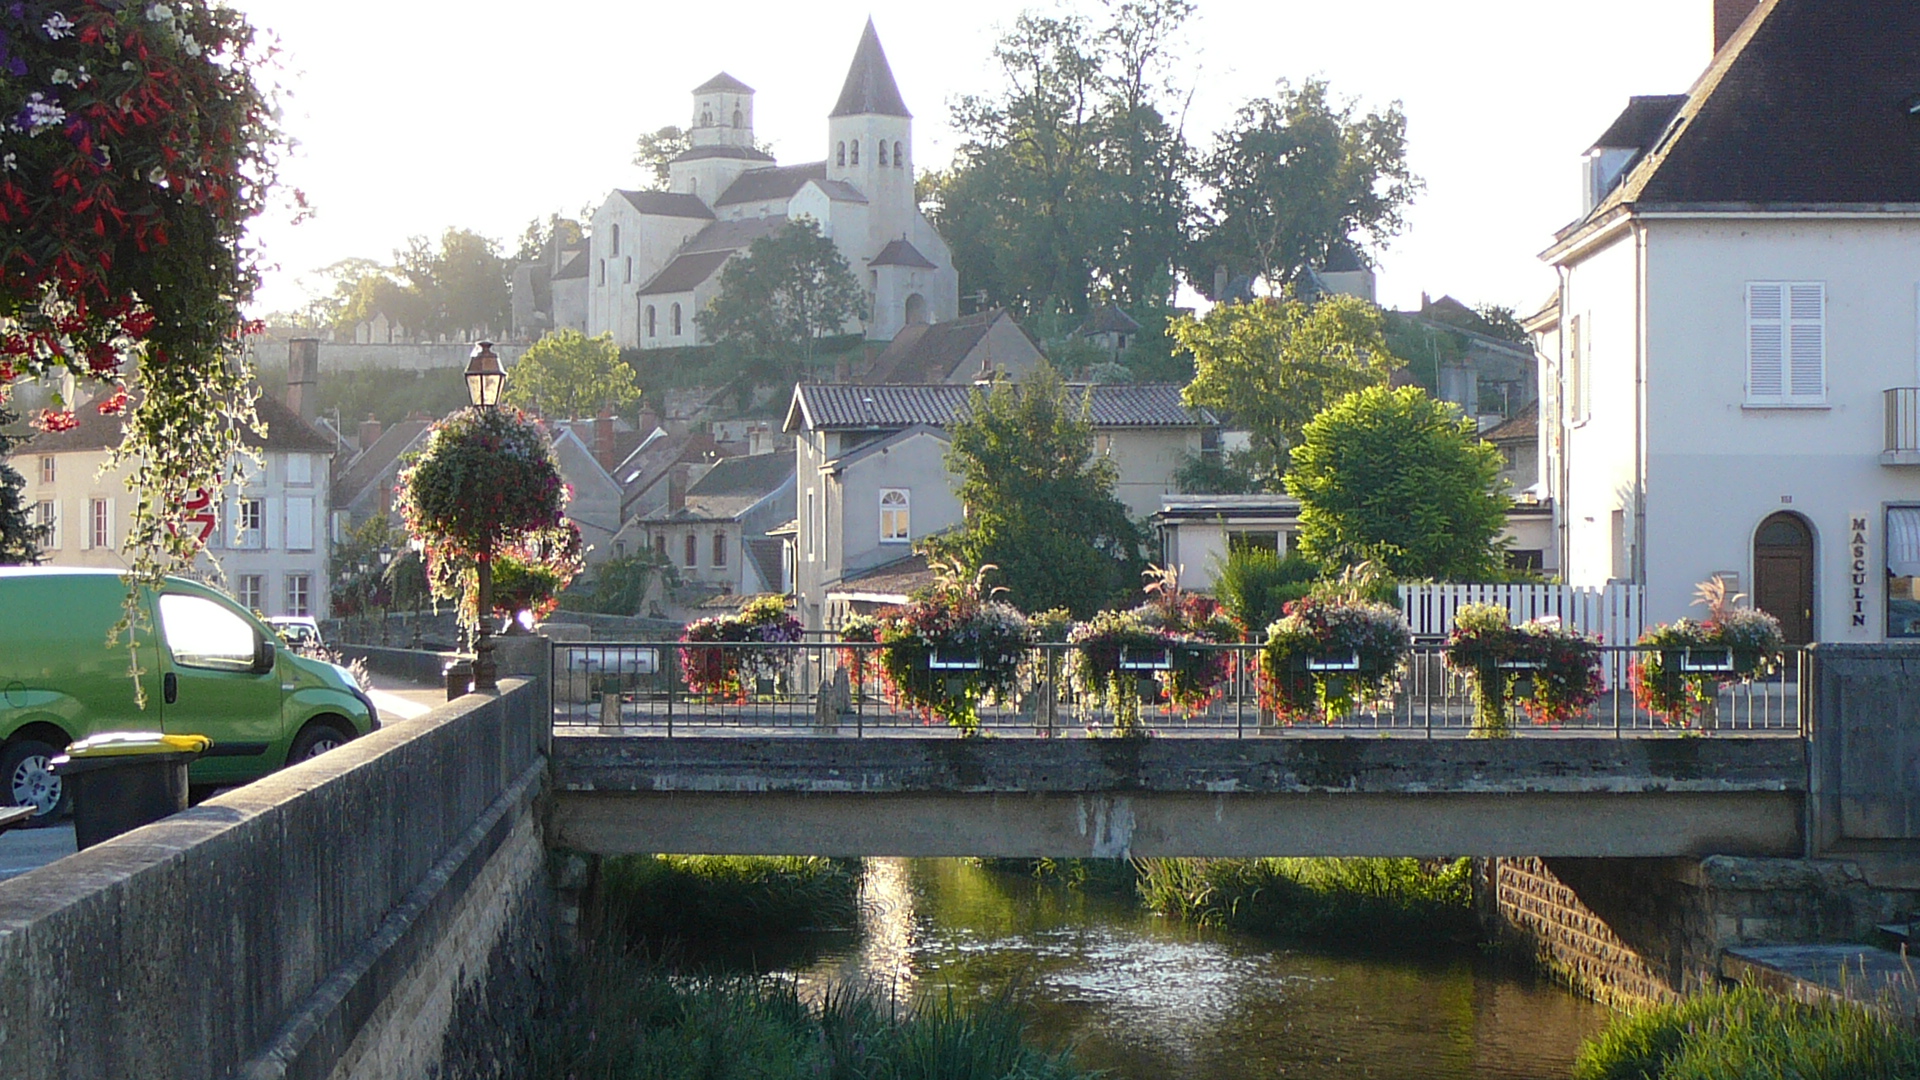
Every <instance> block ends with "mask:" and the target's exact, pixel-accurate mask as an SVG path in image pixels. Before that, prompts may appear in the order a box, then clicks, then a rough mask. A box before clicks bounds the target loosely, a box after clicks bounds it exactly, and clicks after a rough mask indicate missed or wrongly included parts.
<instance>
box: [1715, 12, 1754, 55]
mask: <svg viewBox="0 0 1920 1080" xmlns="http://www.w3.org/2000/svg"><path fill="white" fill-rule="evenodd" d="M1759 6H1760V0H1713V51H1714V54H1715V55H1718V54H1719V52H1720V50H1721V49H1723V48H1725V47H1726V44H1727V39H1728V38H1730V37H1732V36H1733V35H1734V32H1735V31H1737V30H1739V29H1740V24H1741V23H1743V22H1746V21H1747V16H1749V15H1751V14H1753V9H1754V8H1757V7H1759Z"/></svg>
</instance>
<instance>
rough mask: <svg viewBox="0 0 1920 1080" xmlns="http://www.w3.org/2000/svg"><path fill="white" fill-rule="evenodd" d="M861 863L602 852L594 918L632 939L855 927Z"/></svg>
mask: <svg viewBox="0 0 1920 1080" xmlns="http://www.w3.org/2000/svg"><path fill="white" fill-rule="evenodd" d="M859 894H860V864H859V863H857V862H853V861H849V860H842V859H822V858H806V857H780V858H766V857H748V856H719V855H712V856H709V855H626V856H620V857H617V858H608V859H603V860H602V861H601V864H600V879H599V881H598V883H597V884H596V886H595V909H594V919H595V922H596V923H597V925H598V927H599V928H600V929H601V932H602V933H603V934H612V935H615V938H616V940H617V941H618V942H620V943H621V944H620V945H619V946H617V947H621V948H624V947H626V946H627V945H628V944H630V943H635V942H643V941H662V940H666V939H670V938H681V939H689V940H693V939H712V940H728V939H737V938H743V937H763V936H767V935H774V934H785V933H792V932H795V931H799V930H816V929H835V930H850V929H853V928H854V926H855V925H856V923H857V922H858V919H859Z"/></svg>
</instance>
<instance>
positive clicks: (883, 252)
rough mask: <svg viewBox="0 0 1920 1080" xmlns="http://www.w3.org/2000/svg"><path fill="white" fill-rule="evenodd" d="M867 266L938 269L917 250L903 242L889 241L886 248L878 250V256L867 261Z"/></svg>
mask: <svg viewBox="0 0 1920 1080" xmlns="http://www.w3.org/2000/svg"><path fill="white" fill-rule="evenodd" d="M867 265H868V266H911V267H915V268H917V269H920V270H935V269H938V267H936V266H934V265H933V261H932V260H931V259H929V258H927V257H926V256H925V255H922V254H920V249H919V248H917V247H914V246H913V245H912V244H909V243H907V242H906V241H905V240H893V241H889V242H888V244H887V246H886V247H883V248H881V249H880V254H878V255H875V256H874V257H873V258H871V259H868V260H867Z"/></svg>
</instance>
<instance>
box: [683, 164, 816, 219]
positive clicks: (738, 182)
mask: <svg viewBox="0 0 1920 1080" xmlns="http://www.w3.org/2000/svg"><path fill="white" fill-rule="evenodd" d="M826 178H827V163H826V162H824V161H811V162H808V163H807V164H805V165H781V166H779V167H777V168H772V169H748V170H747V171H746V172H743V173H741V174H740V176H739V177H738V178H737V179H735V180H734V182H733V183H731V184H728V185H727V190H726V191H725V192H723V193H722V194H721V196H720V197H719V198H718V199H716V200H714V203H713V205H715V206H731V205H733V204H734V203H745V202H762V201H765V200H767V199H787V198H792V197H793V193H794V192H796V191H799V190H800V189H801V188H802V187H805V186H806V183H807V181H809V180H825V179H826ZM688 197H689V198H692V196H688ZM709 216H711V215H709Z"/></svg>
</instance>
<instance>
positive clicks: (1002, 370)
mask: <svg viewBox="0 0 1920 1080" xmlns="http://www.w3.org/2000/svg"><path fill="white" fill-rule="evenodd" d="M1043 359H1045V356H1044V354H1042V353H1041V351H1040V346H1039V345H1037V344H1035V343H1034V340H1033V338H1032V337H1030V336H1028V334H1027V332H1026V330H1024V329H1022V328H1021V326H1020V324H1019V323H1017V322H1014V321H1013V316H1011V315H1009V314H1007V312H1006V309H1005V308H991V309H989V310H986V311H977V312H974V313H973V314H971V315H962V316H960V317H959V318H957V319H949V320H947V321H946V322H941V323H916V324H914V325H912V326H907V327H905V328H903V329H902V330H901V331H900V333H898V334H897V335H895V336H894V339H893V340H892V341H891V342H889V343H888V345H887V347H886V348H885V349H883V350H881V352H880V355H879V356H877V357H875V358H874V361H873V364H872V366H871V367H870V368H868V370H867V372H866V374H864V375H862V376H861V377H860V379H859V380H858V381H860V382H864V383H900V384H906V385H918V384H922V383H955V384H964V385H972V384H973V382H974V380H976V379H980V378H1008V379H1014V380H1016V381H1017V380H1020V379H1024V378H1026V377H1027V376H1029V375H1031V374H1033V372H1034V371H1035V370H1036V369H1038V368H1039V366H1040V363H1041V361H1042V360H1043Z"/></svg>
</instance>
